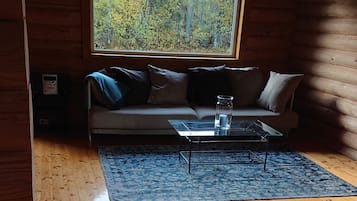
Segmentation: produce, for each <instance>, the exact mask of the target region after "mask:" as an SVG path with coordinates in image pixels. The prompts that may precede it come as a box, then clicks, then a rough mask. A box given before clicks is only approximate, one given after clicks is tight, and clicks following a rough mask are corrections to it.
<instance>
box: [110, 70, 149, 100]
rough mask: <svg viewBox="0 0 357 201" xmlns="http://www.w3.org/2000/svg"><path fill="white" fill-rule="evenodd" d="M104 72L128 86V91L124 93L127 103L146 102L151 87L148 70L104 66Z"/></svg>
mask: <svg viewBox="0 0 357 201" xmlns="http://www.w3.org/2000/svg"><path fill="white" fill-rule="evenodd" d="M106 72H107V73H109V74H110V75H111V76H112V77H113V78H114V79H116V80H119V81H120V82H123V83H125V84H126V85H127V86H128V88H129V91H128V93H127V94H126V95H125V103H126V104H127V105H141V104H146V102H147V99H148V97H149V94H150V89H151V84H150V78H149V73H148V71H146V70H131V69H127V68H123V67H116V66H114V67H110V68H106Z"/></svg>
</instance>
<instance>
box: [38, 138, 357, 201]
mask: <svg viewBox="0 0 357 201" xmlns="http://www.w3.org/2000/svg"><path fill="white" fill-rule="evenodd" d="M98 141H100V140H98ZM109 141H111V142H113V141H117V142H120V144H123V143H124V144H125V143H126V142H128V143H129V144H130V143H131V142H136V141H137V140H135V139H130V140H127V139H115V140H109ZM174 141H175V140H168V141H167V143H174ZM145 142H147V143H155V141H147V140H146V141H145ZM158 143H163V142H162V139H161V141H160V142H159V141H158ZM164 143H165V142H164ZM307 143H309V142H296V141H295V142H294V143H291V147H292V148H293V149H295V150H297V151H300V152H301V153H302V154H304V155H305V156H306V157H308V158H309V159H311V160H313V161H315V162H316V163H318V164H319V165H321V166H322V167H324V168H326V169H327V170H329V171H331V172H332V173H334V174H336V175H337V176H339V177H341V178H342V179H344V180H346V181H347V182H349V183H351V184H353V185H355V186H357V161H353V160H351V159H349V158H347V157H345V156H342V155H340V154H337V153H335V152H333V151H331V150H328V149H324V148H322V147H320V146H316V145H315V144H314V145H312V144H307ZM34 159H35V200H37V201H40V200H41V201H45V200H47V201H59V200H62V201H108V200H109V199H108V194H107V189H106V185H105V181H104V177H103V173H102V169H101V165H100V162H99V158H98V154H97V149H96V145H95V146H92V147H90V146H88V143H87V141H86V139H85V138H81V137H73V136H71V135H69V134H68V135H56V136H54V135H50V136H48V135H41V136H36V137H35V139H34ZM284 200H289V201H357V196H354V197H329V198H306V199H284ZM280 201H282V200H280Z"/></svg>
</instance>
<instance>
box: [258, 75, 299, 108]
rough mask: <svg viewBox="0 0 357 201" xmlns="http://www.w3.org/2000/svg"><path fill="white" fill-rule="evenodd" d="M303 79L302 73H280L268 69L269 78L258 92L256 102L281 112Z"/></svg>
mask: <svg viewBox="0 0 357 201" xmlns="http://www.w3.org/2000/svg"><path fill="white" fill-rule="evenodd" d="M302 79H303V74H280V73H276V72H273V71H270V75H269V80H268V82H267V84H266V85H265V88H264V90H263V91H262V93H261V94H260V97H259V99H258V100H257V103H258V105H259V106H261V107H263V108H266V109H268V110H271V111H273V112H277V113H281V112H284V111H285V109H286V104H287V102H288V101H289V99H290V98H291V96H292V94H293V93H294V91H295V89H296V87H297V86H298V85H299V83H300V82H301V80H302Z"/></svg>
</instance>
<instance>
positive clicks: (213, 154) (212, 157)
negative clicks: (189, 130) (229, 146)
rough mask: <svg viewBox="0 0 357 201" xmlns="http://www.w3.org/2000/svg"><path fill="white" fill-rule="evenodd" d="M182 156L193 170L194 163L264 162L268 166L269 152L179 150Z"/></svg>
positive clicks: (189, 170)
mask: <svg viewBox="0 0 357 201" xmlns="http://www.w3.org/2000/svg"><path fill="white" fill-rule="evenodd" d="M181 158H182V159H183V160H184V161H185V162H186V163H187V165H188V172H189V173H190V172H191V166H192V165H226V164H263V165H264V166H263V168H264V170H265V168H266V161H267V152H262V153H261V154H259V155H258V154H257V153H255V152H252V151H251V150H233V151H232V150H200V151H197V150H191V151H190V150H184V151H179V160H181Z"/></svg>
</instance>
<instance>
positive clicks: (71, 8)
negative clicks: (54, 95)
mask: <svg viewBox="0 0 357 201" xmlns="http://www.w3.org/2000/svg"><path fill="white" fill-rule="evenodd" d="M26 9H27V22H28V33H29V51H30V69H31V72H40V73H64V74H65V75H66V76H68V77H69V79H70V80H71V88H70V89H69V91H70V92H69V93H70V95H69V98H68V102H69V104H68V107H67V111H66V112H67V114H69V115H68V122H67V123H68V124H69V127H73V128H82V129H83V128H85V125H84V124H85V121H84V120H85V119H86V117H85V107H84V98H83V96H84V89H83V82H84V80H83V77H84V72H85V71H86V67H85V66H83V65H82V23H81V1H80V0H61V1H58V0H26ZM82 119H83V120H82Z"/></svg>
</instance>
